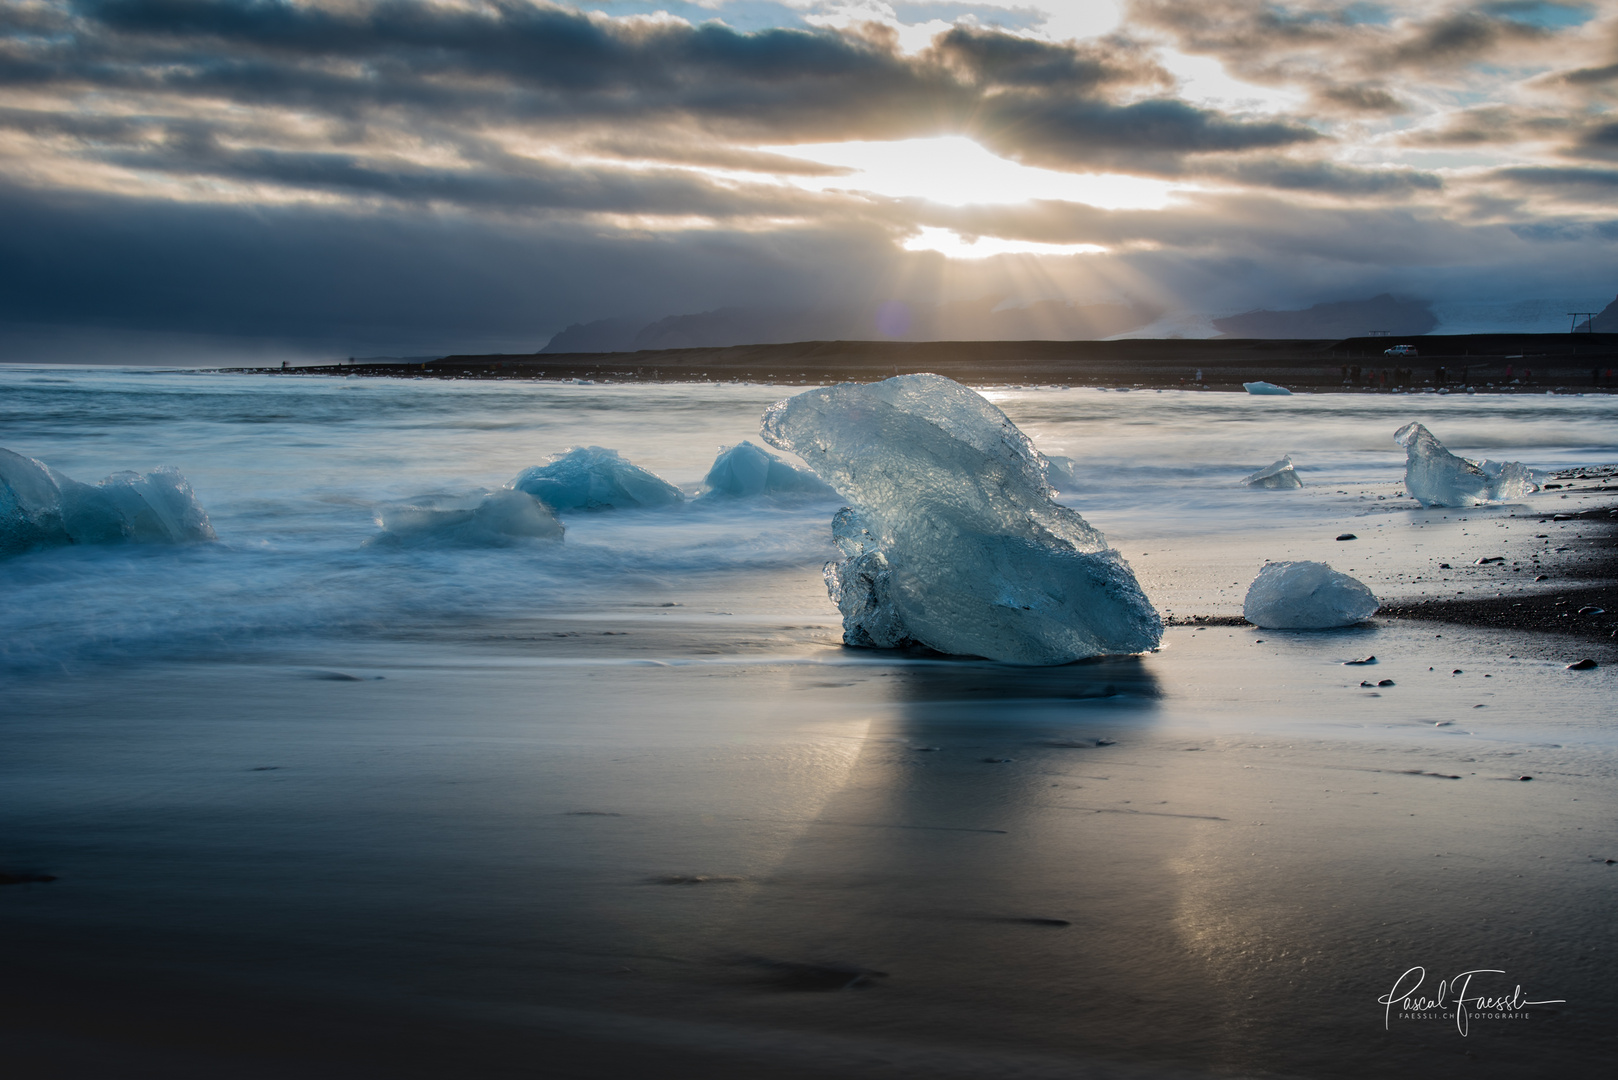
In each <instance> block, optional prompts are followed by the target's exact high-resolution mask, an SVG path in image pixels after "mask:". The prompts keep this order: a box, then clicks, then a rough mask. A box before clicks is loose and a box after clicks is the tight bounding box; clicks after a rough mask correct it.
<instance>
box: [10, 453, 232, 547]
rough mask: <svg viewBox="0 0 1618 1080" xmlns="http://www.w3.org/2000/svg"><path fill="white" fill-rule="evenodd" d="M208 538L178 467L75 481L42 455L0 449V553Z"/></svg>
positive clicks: (208, 531)
mask: <svg viewBox="0 0 1618 1080" xmlns="http://www.w3.org/2000/svg"><path fill="white" fill-rule="evenodd" d="M216 539H218V537H217V536H215V535H214V531H213V526H212V525H211V524H209V522H208V515H207V513H206V512H205V511H204V510H203V509H202V506H201V505H200V504H199V503H198V502H197V497H196V494H195V493H194V492H193V491H192V490H191V485H190V484H188V483H187V482H186V479H185V477H183V476H181V475H180V473H179V471H178V470H175V469H171V468H162V469H153V470H152V471H151V472H149V473H137V472H119V473H113V474H112V475H111V476H109V477H107V478H106V479H105V480H103V481H101V482H100V483H99V484H81V483H80V482H79V481H77V480H73V479H71V478H69V477H67V476H64V475H62V474H61V473H59V472H57V471H56V470H55V469H52V468H51V467H50V466H48V465H46V464H44V463H43V462H40V461H36V460H35V459H33V458H27V457H23V456H22V455H21V454H14V453H12V452H11V451H10V450H4V449H0V555H15V554H18V553H20V552H24V551H29V550H32V549H34V548H39V547H56V546H60V545H64V544H111V543H118V542H120V541H125V540H128V541H134V542H136V543H165V544H179V543H186V542H189V541H199V540H216Z"/></svg>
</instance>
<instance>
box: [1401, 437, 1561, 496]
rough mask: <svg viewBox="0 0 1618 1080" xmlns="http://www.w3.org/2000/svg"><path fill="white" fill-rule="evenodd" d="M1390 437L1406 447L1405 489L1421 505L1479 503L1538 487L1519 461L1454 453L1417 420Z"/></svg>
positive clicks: (1525, 493) (1515, 494)
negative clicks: (1470, 456)
mask: <svg viewBox="0 0 1618 1080" xmlns="http://www.w3.org/2000/svg"><path fill="white" fill-rule="evenodd" d="M1393 441H1394V442H1396V443H1398V444H1399V445H1400V446H1402V447H1404V448H1405V490H1406V491H1408V492H1410V494H1411V496H1412V497H1414V498H1415V500H1416V501H1417V502H1419V503H1421V505H1423V506H1478V505H1481V504H1483V503H1492V502H1503V501H1505V500H1507V499H1518V498H1521V497H1522V496H1524V495H1527V494H1529V493H1530V492H1534V491H1538V490H1539V485H1537V484H1535V483H1534V473H1533V470H1531V469H1529V468H1528V467H1527V466H1526V465H1524V464H1523V463H1522V462H1520V461H1490V460H1488V459H1487V458H1485V459H1483V460H1480V461H1474V460H1473V459H1471V458H1461V457H1456V456H1455V455H1454V454H1452V453H1450V452H1449V451H1448V450H1446V449H1444V444H1443V443H1441V442H1439V441H1438V439H1436V438H1435V437H1434V436H1433V433H1432V432H1430V431H1428V430H1427V429H1426V428H1425V427H1423V426H1422V425H1420V424H1418V423H1409V424H1406V425H1405V426H1404V427H1402V428H1400V429H1399V430H1398V431H1396V432H1394V433H1393Z"/></svg>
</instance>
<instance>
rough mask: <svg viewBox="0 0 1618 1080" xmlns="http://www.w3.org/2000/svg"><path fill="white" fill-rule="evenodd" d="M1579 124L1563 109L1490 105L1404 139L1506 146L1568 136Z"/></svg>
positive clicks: (1445, 144) (1433, 143)
mask: <svg viewBox="0 0 1618 1080" xmlns="http://www.w3.org/2000/svg"><path fill="white" fill-rule="evenodd" d="M1579 127H1580V124H1579V121H1577V120H1576V119H1574V118H1571V117H1569V116H1567V115H1565V114H1564V113H1562V112H1550V111H1547V110H1532V109H1526V108H1520V107H1513V106H1505V105H1489V106H1484V107H1482V108H1476V109H1466V110H1463V111H1459V112H1456V113H1453V114H1451V115H1450V116H1448V117H1446V118H1445V121H1444V123H1443V126H1441V127H1437V128H1434V129H1431V130H1426V131H1417V132H1413V133H1411V134H1409V135H1407V136H1405V137H1404V139H1403V140H1402V141H1403V142H1404V143H1405V144H1406V145H1410V146H1442V147H1453V146H1487V145H1490V144H1502V145H1504V144H1510V143H1518V142H1524V141H1545V140H1555V139H1565V138H1566V137H1568V136H1569V135H1570V134H1572V133H1574V132H1576V131H1577V130H1578V129H1579Z"/></svg>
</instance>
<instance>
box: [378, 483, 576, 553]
mask: <svg viewBox="0 0 1618 1080" xmlns="http://www.w3.org/2000/svg"><path fill="white" fill-rule="evenodd" d="M376 523H377V524H378V525H379V526H381V527H382V531H381V532H380V533H379V534H377V535H376V536H374V537H372V538H371V539H370V540H367V541H366V544H368V545H377V546H412V547H505V546H507V545H510V544H516V543H521V542H522V541H524V540H560V539H561V538H562V533H563V528H562V523H561V522H560V521H558V520H557V519H556V515H555V514H554V513H552V512H551V510H550V508H549V507H548V506H546V505H545V504H544V503H542V502H540V501H539V500H538V499H536V498H534V497H533V496H532V495H530V494H528V493H527V492H525V491H517V490H515V489H514V488H502V489H501V490H499V491H491V492H483V491H475V492H472V493H470V494H468V495H459V496H457V495H421V496H417V497H416V498H414V499H409V500H406V501H404V502H401V503H393V504H389V505H387V506H383V507H382V508H380V509H379V510H378V511H377V515H376Z"/></svg>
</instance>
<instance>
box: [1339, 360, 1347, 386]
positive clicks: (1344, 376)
mask: <svg viewBox="0 0 1618 1080" xmlns="http://www.w3.org/2000/svg"><path fill="white" fill-rule="evenodd" d="M1339 370H1341V371H1342V373H1343V385H1344V386H1347V385H1348V365H1347V364H1344V365H1343V366H1342V367H1341V368H1340V369H1339Z"/></svg>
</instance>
